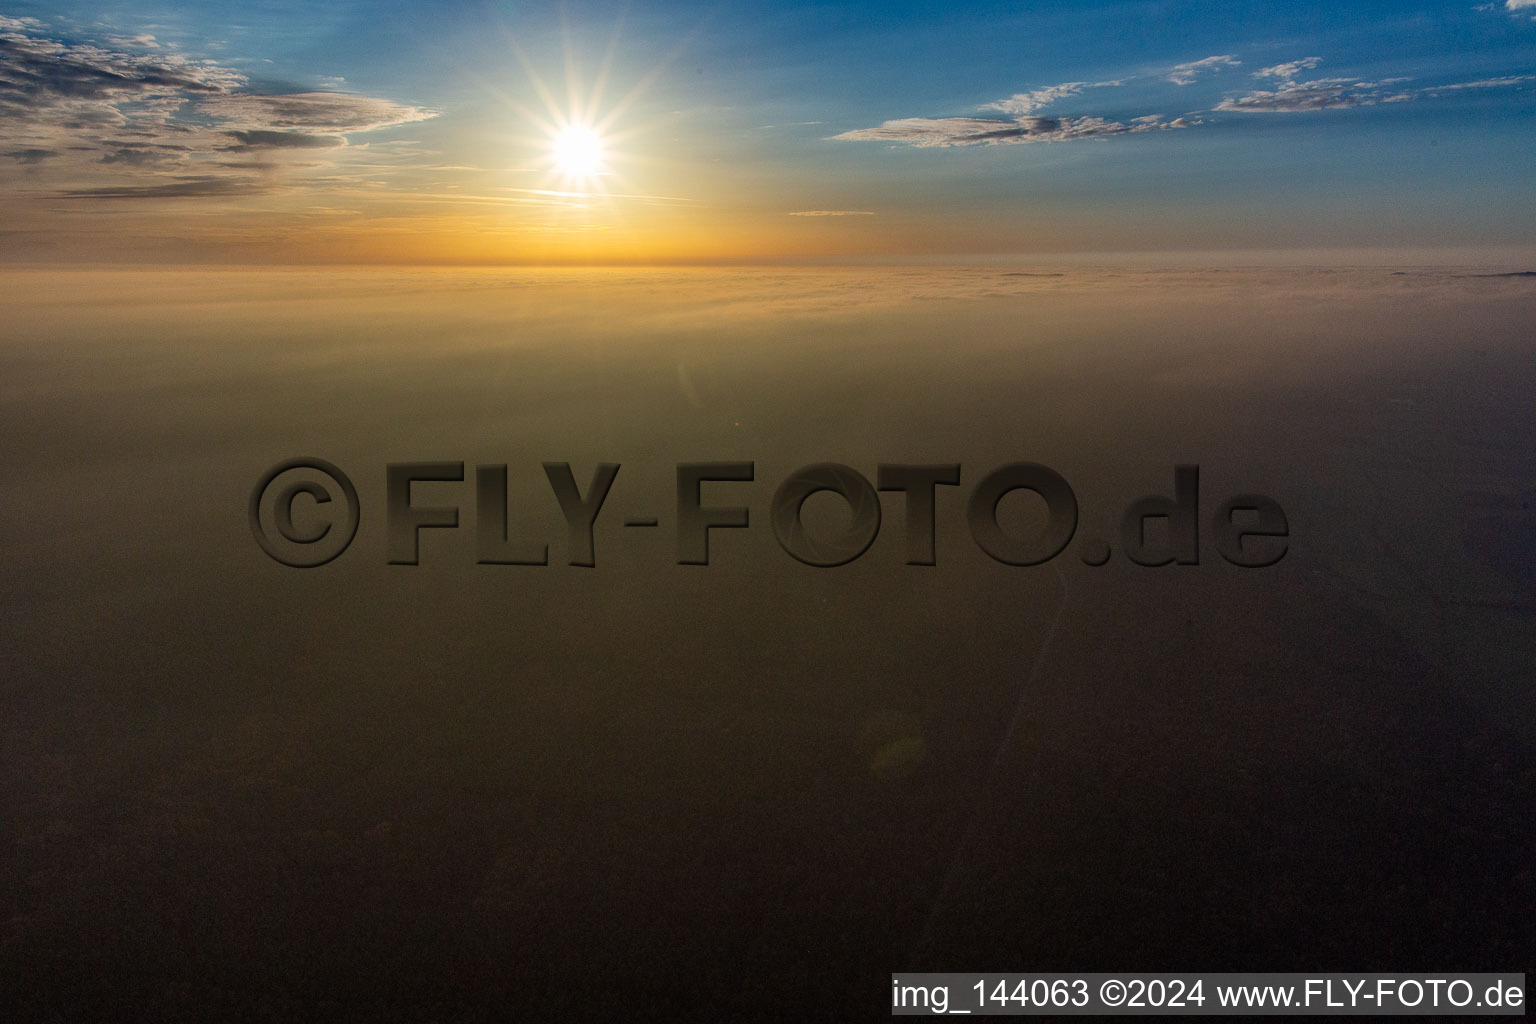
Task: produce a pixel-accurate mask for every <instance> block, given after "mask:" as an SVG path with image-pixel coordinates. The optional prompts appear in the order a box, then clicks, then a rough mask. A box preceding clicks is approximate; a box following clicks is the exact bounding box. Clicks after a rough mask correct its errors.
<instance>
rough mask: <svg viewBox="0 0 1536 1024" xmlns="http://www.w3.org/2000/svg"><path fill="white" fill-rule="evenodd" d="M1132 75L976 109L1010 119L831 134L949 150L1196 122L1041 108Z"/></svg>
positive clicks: (1198, 68) (912, 123) (1227, 60)
mask: <svg viewBox="0 0 1536 1024" xmlns="http://www.w3.org/2000/svg"><path fill="white" fill-rule="evenodd" d="M1235 63H1237V60H1236V58H1234V57H1228V56H1220V57H1207V58H1205V59H1203V60H1198V61H1193V62H1191V63H1189V64H1180V65H1178V66H1176V67H1174V68H1170V69H1168V70H1167V71H1165V72H1162V73H1161V74H1162V75H1164V76H1166V77H1167V78H1168V79H1169V80H1170V81H1179V80H1180V79H1183V78H1187V79H1188V80H1189V81H1194V78H1195V76H1197V75H1199V74H1202V73H1205V72H1208V71H1214V70H1220V68H1222V67H1224V66H1227V65H1229V64H1235ZM1131 80H1132V79H1131V78H1117V79H1110V80H1107V81H1102V82H1062V83H1061V84H1059V85H1048V86H1043V87H1041V88H1038V89H1032V90H1029V91H1027V92H1016V93H1014V94H1013V95H1012V96H1008V97H1006V98H1004V99H1000V100H993V101H992V102H990V103H984V104H982V105H981V106H980V108H979V109H980V110H996V111H1000V112H1002V113H1004V114H1011V115H1013V116H1012V117H1011V119H1009V120H1003V119H1001V118H995V117H974V116H963V117H902V118H896V119H894V120H890V121H886V122H884V123H882V124H881V125H879V126H878V127H876V128H856V129H853V130H851V131H846V132H842V133H840V134H837V135H833V136H831V137H830V138H831V139H832V140H833V141H838V142H893V143H904V144H906V145H910V146H916V147H917V148H919V149H934V148H948V147H955V146H998V145H1019V144H1027V143H1038V142H1073V141H1077V140H1081V139H1101V138H1108V137H1110V136H1115V135H1133V134H1141V133H1143V132H1160V131H1172V130H1175V129H1179V128H1189V127H1191V126H1193V125H1195V124H1198V123H1199V122H1198V121H1192V120H1190V119H1188V118H1185V117H1174V118H1165V117H1163V116H1162V115H1161V114H1145V115H1142V116H1140V117H1133V118H1131V119H1129V120H1128V121H1116V120H1113V119H1110V118H1106V117H1098V116H1091V115H1089V116H1077V117H1071V116H1062V117H1054V116H1045V115H1042V114H1041V113H1040V110H1041V109H1042V108H1044V107H1046V106H1049V105H1050V104H1052V103H1055V102H1057V101H1059V100H1063V99H1067V98H1069V97H1074V96H1078V95H1081V94H1082V93H1083V92H1085V91H1086V90H1089V89H1111V88H1118V87H1121V86H1124V85H1126V84H1127V83H1128V82H1130V81H1131Z"/></svg>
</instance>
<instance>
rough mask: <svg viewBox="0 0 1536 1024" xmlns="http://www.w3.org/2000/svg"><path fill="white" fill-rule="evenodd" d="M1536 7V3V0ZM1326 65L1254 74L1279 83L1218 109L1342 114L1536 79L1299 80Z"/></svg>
mask: <svg viewBox="0 0 1536 1024" xmlns="http://www.w3.org/2000/svg"><path fill="white" fill-rule="evenodd" d="M1532 2H1533V3H1536V0H1532ZM1322 62H1323V61H1322V58H1321V57H1303V58H1301V59H1300V60H1293V61H1289V62H1287V63H1284V64H1276V65H1274V66H1273V67H1268V68H1264V69H1262V70H1259V71H1255V72H1254V73H1253V74H1254V77H1255V78H1262V79H1273V80H1274V85H1273V87H1272V88H1268V89H1255V90H1253V91H1251V92H1249V93H1247V94H1245V95H1242V96H1229V97H1227V98H1226V99H1224V100H1222V101H1221V102H1220V103H1218V104H1217V105H1216V109H1217V110H1223V111H1236V112H1238V113H1250V114H1253V113H1260V114H1266V113H1267V114H1276V113H1279V114H1284V113H1300V112H1305V111H1312V110H1341V109H1348V108H1351V107H1369V106H1375V105H1377V104H1382V103H1405V102H1408V101H1410V100H1417V99H1424V98H1432V97H1436V96H1440V95H1443V94H1445V93H1455V92H1458V91H1463V90H1468V89H1500V88H1508V87H1518V86H1520V85H1521V84H1523V83H1525V82H1529V81H1532V80H1536V75H1505V76H1502V77H1497V78H1484V79H1479V80H1477V81H1473V82H1455V83H1452V84H1449V85H1437V86H1427V87H1423V88H1414V89H1405V88H1403V87H1402V85H1401V83H1403V82H1407V81H1409V79H1407V78H1383V79H1379V80H1377V81H1366V80H1364V79H1358V78H1352V77H1343V78H1317V79H1312V80H1310V81H1299V80H1298V76H1299V75H1300V74H1301V73H1302V72H1304V71H1311V70H1312V69H1314V68H1316V67H1317V66H1318V65H1320V64H1321V63H1322Z"/></svg>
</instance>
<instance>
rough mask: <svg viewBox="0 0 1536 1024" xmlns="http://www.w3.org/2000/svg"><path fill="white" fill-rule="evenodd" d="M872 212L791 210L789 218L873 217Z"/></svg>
mask: <svg viewBox="0 0 1536 1024" xmlns="http://www.w3.org/2000/svg"><path fill="white" fill-rule="evenodd" d="M874 215H875V214H874V211H873V210H792V211H790V213H789V214H788V215H787V216H790V217H873V216H874Z"/></svg>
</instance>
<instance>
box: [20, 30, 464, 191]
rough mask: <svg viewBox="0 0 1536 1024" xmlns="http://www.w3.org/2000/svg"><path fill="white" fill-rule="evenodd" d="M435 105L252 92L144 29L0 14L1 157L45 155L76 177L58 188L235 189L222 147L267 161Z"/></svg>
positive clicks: (237, 183)
mask: <svg viewBox="0 0 1536 1024" xmlns="http://www.w3.org/2000/svg"><path fill="white" fill-rule="evenodd" d="M434 116H436V112H435V111H432V110H427V109H425V108H422V107H416V106H409V105H405V104H400V103H396V102H394V101H391V100H387V99H381V98H378V97H372V96H361V95H356V94H352V93H343V92H302V93H290V94H275V93H263V92H258V91H255V90H253V89H252V88H251V86H250V82H249V80H248V78H247V77H246V76H245V75H243V74H242V73H240V72H239V71H237V70H235V69H233V68H229V67H225V66H223V65H221V64H219V63H217V62H215V61H212V60H199V59H195V58H192V57H189V56H186V55H184V54H180V53H176V52H172V51H171V50H169V49H168V48H167V47H165V46H163V45H162V44H160V43H159V42H158V41H156V40H155V39H154V37H152V36H149V35H147V34H142V35H138V36H133V37H128V38H112V39H108V40H106V41H105V43H104V44H96V43H88V42H74V41H67V40H64V39H58V38H51V37H49V35H48V34H47V33H46V26H45V25H43V23H41V22H40V21H38V20H37V19H34V18H14V17H5V16H0V132H3V134H4V137H5V140H6V142H7V143H8V144H9V146H8V147H7V149H6V150H5V151H4V154H3V155H5V156H7V157H9V158H10V160H11V162H12V163H11V164H10V166H20V167H29V166H36V165H38V164H41V163H44V162H47V164H48V166H49V168H50V172H49V173H50V177H51V178H52V179H53V180H55V181H74V182H76V183H77V187H71V188H66V189H64V190H62V191H60V192H58V193H57V194H59V195H61V196H63V197H67V198H101V199H106V198H141V197H147V198H170V197H182V196H212V195H233V194H245V193H248V192H251V191H255V190H257V189H258V187H259V186H258V183H256V182H255V181H252V180H248V179H244V178H240V177H238V176H234V175H232V171H234V170H235V168H232V167H231V166H230V165H229V164H228V163H226V162H224V161H222V158H221V155H222V154H225V153H227V152H228V151H230V150H235V151H241V152H250V151H261V152H263V153H266V154H268V155H269V156H270V157H271V158H272V159H273V160H278V159H279V158H280V157H281V154H282V153H284V152H286V151H311V152H314V151H321V150H339V149H341V148H342V147H345V146H346V145H347V136H349V135H352V134H355V133H360V132H370V131H375V130H378V129H382V128H392V127H396V126H399V125H404V124H409V123H412V122H415V121H422V120H425V119H427V118H430V117H434ZM265 166H266V167H267V169H268V170H269V171H270V170H271V169H273V168H277V167H279V166H280V165H279V164H278V163H269V164H267V165H265ZM168 171H170V172H177V173H176V175H175V177H174V178H173V179H170V180H166V179H165V178H164V177H163V176H164V175H165V174H166V172H168ZM151 175H153V176H156V177H157V180H155V181H151V182H146V181H144V180H142V179H144V178H145V177H146V176H151ZM103 176H105V177H107V178H108V179H109V180H107V181H102V180H100V179H101V178H102V177H103ZM92 179H95V180H92ZM136 179H138V180H136ZM268 179H270V174H269V175H268ZM267 184H270V181H268V182H267Z"/></svg>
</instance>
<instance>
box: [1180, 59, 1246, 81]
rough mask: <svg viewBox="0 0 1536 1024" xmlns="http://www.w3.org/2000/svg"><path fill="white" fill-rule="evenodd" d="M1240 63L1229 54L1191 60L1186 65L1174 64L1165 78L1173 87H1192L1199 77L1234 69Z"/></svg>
mask: <svg viewBox="0 0 1536 1024" xmlns="http://www.w3.org/2000/svg"><path fill="white" fill-rule="evenodd" d="M1241 63H1242V61H1240V60H1238V59H1237V58H1236V57H1235V56H1233V55H1232V54H1230V53H1229V54H1223V55H1221V56H1216V57H1203V58H1201V59H1200V60H1192V61H1190V62H1189V63H1188V64H1175V65H1174V66H1173V67H1172V68H1171V69H1170V70H1169V71H1168V74H1167V76H1166V77H1167V79H1168V81H1170V82H1172V83H1173V84H1174V85H1194V84H1195V80H1196V79H1198V78H1199V77H1200V76H1201V75H1206V74H1210V73H1211V72H1214V71H1220V70H1221V69H1222V68H1235V67H1237V66H1238V65H1239V64H1241Z"/></svg>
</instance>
